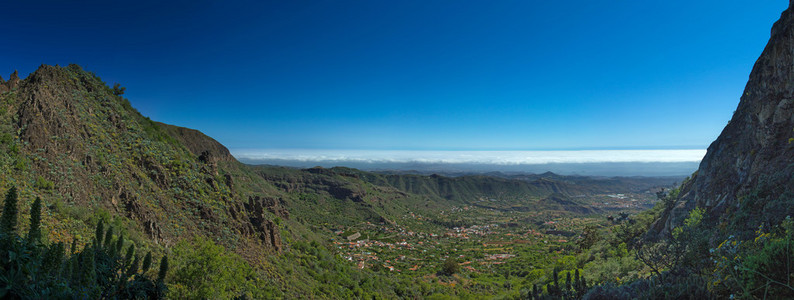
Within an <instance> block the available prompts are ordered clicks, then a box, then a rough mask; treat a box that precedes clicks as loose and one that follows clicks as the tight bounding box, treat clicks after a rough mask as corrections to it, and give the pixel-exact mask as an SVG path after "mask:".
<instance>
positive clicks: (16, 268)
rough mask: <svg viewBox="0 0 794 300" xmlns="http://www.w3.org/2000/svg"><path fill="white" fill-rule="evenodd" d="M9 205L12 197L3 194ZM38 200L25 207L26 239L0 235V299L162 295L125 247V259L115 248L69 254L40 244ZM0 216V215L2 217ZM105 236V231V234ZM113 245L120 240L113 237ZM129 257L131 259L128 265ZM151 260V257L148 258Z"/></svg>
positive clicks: (99, 235)
mask: <svg viewBox="0 0 794 300" xmlns="http://www.w3.org/2000/svg"><path fill="white" fill-rule="evenodd" d="M9 194H11V195H13V197H9V198H8V199H11V200H12V201H15V200H16V199H15V198H16V197H15V193H9ZM40 211H41V200H40V199H36V201H34V202H33V205H32V206H31V230H30V231H29V233H28V236H27V237H26V238H24V239H23V238H22V237H21V236H19V235H18V234H17V233H16V232H14V231H2V232H0V240H2V243H0V298H2V299H100V298H101V299H108V298H112V299H132V298H136V299H142V298H149V299H152V298H154V299H156V298H162V297H163V296H164V294H165V284H164V283H162V282H159V283H157V284H155V282H154V281H153V280H151V279H149V278H148V277H147V276H146V274H145V273H139V272H138V264H139V258H138V257H135V255H134V252H135V250H134V249H135V248H134V246H132V245H130V247H129V250H128V251H127V257H124V258H122V257H121V256H120V255H118V254H116V253H118V252H116V251H114V250H115V249H116V247H115V245H113V244H112V243H107V244H105V245H104V246H103V245H102V244H99V243H94V244H93V245H89V246H87V247H85V248H83V249H82V250H78V249H77V243H76V242H74V241H73V243H72V247H71V251H70V253H68V254H67V253H66V249H65V246H64V244H63V243H55V244H46V243H41V242H40V241H41V240H40V236H41V233H40V230H39V223H40ZM4 216H5V215H4ZM103 227H104V225H103V224H102V223H101V222H100V223H99V224H98V226H97V230H96V238H95V242H96V241H100V240H101V238H102V237H104V235H105V232H103V231H104V228H103ZM109 231H110V230H109ZM118 240H119V241H122V242H121V243H123V239H122V238H121V237H119V239H118ZM133 257H134V260H133V261H132V262H131V263H130V262H129V261H130V260H131V259H132V258H133ZM147 257H149V261H151V254H148V255H147Z"/></svg>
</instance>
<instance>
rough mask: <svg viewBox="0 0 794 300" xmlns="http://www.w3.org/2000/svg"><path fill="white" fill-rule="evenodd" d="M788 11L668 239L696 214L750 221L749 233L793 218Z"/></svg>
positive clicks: (793, 107) (679, 207)
mask: <svg viewBox="0 0 794 300" xmlns="http://www.w3.org/2000/svg"><path fill="white" fill-rule="evenodd" d="M789 5H790V7H789V9H787V10H786V11H784V12H783V13H782V15H781V17H780V20H778V21H777V22H776V23H775V24H774V26H773V27H772V32H771V37H770V39H769V42H768V44H767V46H766V48H765V49H764V51H763V53H762V54H761V56H760V57H759V58H758V60H757V61H756V63H755V66H754V67H753V69H752V72H751V73H750V78H749V81H748V82H747V86H746V87H745V90H744V93H743V94H742V96H741V99H740V101H739V106H738V108H737V109H736V111H735V113H734V114H733V117H732V119H731V120H730V122H729V123H728V125H727V126H725V128H724V129H723V131H722V133H721V134H720V135H719V137H718V138H717V140H715V141H714V142H713V143H712V144H711V145H710V146H709V148H708V152H707V154H706V156H705V157H704V158H703V161H702V162H701V164H700V167H699V169H698V171H697V172H696V173H695V175H694V176H693V178H692V180H691V181H689V182H686V183H685V184H684V185H683V186H682V189H681V193H680V197H679V198H678V199H677V201H676V202H675V203H673V204H672V207H671V208H670V209H668V210H667V211H666V212H665V213H664V215H663V216H662V219H661V220H660V221H659V222H658V223H657V224H656V227H655V228H656V229H657V230H662V231H664V232H669V230H670V229H671V228H672V227H674V226H676V225H677V224H679V223H680V221H681V219H682V218H684V217H685V216H686V215H687V213H688V211H689V210H691V209H692V208H694V207H702V208H704V209H706V211H707V212H708V213H709V215H710V216H712V217H713V219H714V220H716V221H717V222H720V223H730V222H733V223H736V222H737V218H744V219H743V220H744V221H746V223H748V224H744V226H745V227H757V226H759V225H764V224H767V225H768V224H770V223H771V224H774V223H777V222H778V221H780V219H781V218H784V217H785V216H786V215H790V214H792V213H794V206H792V205H790V204H791V203H790V200H791V199H792V198H794V197H792V195H794V180H792V178H794V11H792V8H791V2H790V4H789ZM744 221H743V222H744ZM759 223H760V224H759Z"/></svg>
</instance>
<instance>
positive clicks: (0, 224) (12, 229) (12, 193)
mask: <svg viewBox="0 0 794 300" xmlns="http://www.w3.org/2000/svg"><path fill="white" fill-rule="evenodd" d="M18 214H19V211H18V208H17V188H16V187H14V186H12V187H11V188H10V189H8V192H6V199H5V203H4V204H3V215H2V217H0V230H2V232H4V233H6V234H8V235H14V234H16V230H17V215H18Z"/></svg>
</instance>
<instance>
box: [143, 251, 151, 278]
mask: <svg viewBox="0 0 794 300" xmlns="http://www.w3.org/2000/svg"><path fill="white" fill-rule="evenodd" d="M151 266H152V253H151V252H149V253H146V257H144V258H143V265H142V266H141V273H143V274H146V272H148V271H149V268H150V267H151Z"/></svg>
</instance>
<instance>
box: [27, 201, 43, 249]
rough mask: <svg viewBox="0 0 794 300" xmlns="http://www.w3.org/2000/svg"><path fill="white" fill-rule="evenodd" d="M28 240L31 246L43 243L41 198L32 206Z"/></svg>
mask: <svg viewBox="0 0 794 300" xmlns="http://www.w3.org/2000/svg"><path fill="white" fill-rule="evenodd" d="M27 240H28V243H31V244H38V243H40V242H41V198H39V197H36V200H35V201H33V204H31V205H30V228H29V229H28V236H27Z"/></svg>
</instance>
